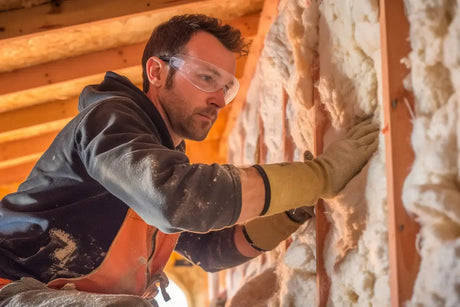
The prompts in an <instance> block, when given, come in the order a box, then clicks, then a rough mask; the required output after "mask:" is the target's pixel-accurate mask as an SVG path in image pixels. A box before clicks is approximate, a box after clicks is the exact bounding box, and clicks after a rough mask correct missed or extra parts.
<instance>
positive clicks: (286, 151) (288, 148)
mask: <svg viewBox="0 0 460 307" xmlns="http://www.w3.org/2000/svg"><path fill="white" fill-rule="evenodd" d="M288 101H289V95H288V93H287V92H286V89H285V88H284V87H283V105H282V106H283V108H282V112H283V160H284V161H286V162H293V161H294V150H295V144H294V141H293V140H292V135H291V131H290V125H289V120H288V119H287V105H288Z"/></svg>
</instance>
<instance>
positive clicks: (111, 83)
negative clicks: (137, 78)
mask: <svg viewBox="0 0 460 307" xmlns="http://www.w3.org/2000/svg"><path fill="white" fill-rule="evenodd" d="M114 96H118V97H126V98H129V99H131V100H133V101H135V102H136V103H137V104H138V105H140V106H141V105H145V104H152V102H151V101H150V99H149V98H148V97H147V96H146V95H145V94H144V92H142V91H141V90H140V89H139V88H137V87H136V86H135V85H134V84H132V83H131V81H129V79H128V78H126V77H124V76H121V75H119V74H116V73H114V72H112V71H108V72H107V73H106V74H105V77H104V80H103V81H102V82H101V83H100V84H96V85H89V86H86V87H85V88H84V89H83V91H82V92H81V94H80V99H79V101H78V111H80V112H81V111H83V110H84V109H85V108H87V107H88V106H89V105H92V104H94V103H97V102H99V101H102V100H106V99H108V98H112V97H114Z"/></svg>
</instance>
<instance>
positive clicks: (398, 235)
mask: <svg viewBox="0 0 460 307" xmlns="http://www.w3.org/2000/svg"><path fill="white" fill-rule="evenodd" d="M408 36H409V23H408V21H407V18H406V16H405V15H404V4H403V1H402V0H399V1H380V39H381V48H382V85H383V90H382V94H383V105H384V120H385V130H384V131H385V156H386V168H387V172H386V173H387V175H386V178H387V191H388V234H389V246H388V247H389V256H390V287H391V305H392V306H403V305H404V302H405V301H407V300H409V299H410V298H411V297H412V292H413V286H414V282H415V278H416V276H417V274H418V269H419V264H420V257H419V255H418V253H417V251H416V246H415V238H416V235H417V233H418V231H419V226H418V224H417V223H416V222H415V221H414V219H413V217H411V216H409V215H408V213H407V212H406V210H405V209H404V206H403V202H402V197H401V195H402V188H403V184H404V180H405V178H406V177H407V175H408V174H409V171H410V167H411V165H412V163H413V160H414V152H413V149H412V147H411V144H410V135H411V132H412V123H411V118H410V112H409V110H408V107H410V108H413V96H412V95H411V93H409V92H408V91H406V89H405V88H404V86H403V79H404V77H405V76H406V75H407V73H408V69H407V68H406V67H405V66H404V65H403V64H402V63H401V59H402V58H404V57H405V56H407V55H408V53H409V52H410V45H409V42H408V40H407V37H408ZM406 102H407V105H406Z"/></svg>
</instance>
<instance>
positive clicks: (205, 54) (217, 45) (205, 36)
mask: <svg viewBox="0 0 460 307" xmlns="http://www.w3.org/2000/svg"><path fill="white" fill-rule="evenodd" d="M183 54H186V55H189V56H192V57H194V58H198V59H200V60H203V61H206V62H208V63H211V64H213V65H215V66H217V67H219V68H221V69H224V70H225V71H227V72H229V73H231V74H234V73H235V69H236V59H235V55H234V54H233V52H232V51H230V50H228V49H227V48H226V47H225V46H224V45H223V44H222V43H221V42H220V41H219V40H218V39H217V38H216V37H215V36H213V35H212V34H209V33H207V32H198V33H196V34H195V35H194V36H193V37H192V38H191V39H190V41H189V42H188V43H187V44H186V45H185V48H184V52H183Z"/></svg>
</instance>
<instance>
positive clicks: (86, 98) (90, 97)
mask: <svg viewBox="0 0 460 307" xmlns="http://www.w3.org/2000/svg"><path fill="white" fill-rule="evenodd" d="M115 97H119V98H127V99H129V100H131V101H133V102H134V103H136V104H137V105H138V106H139V107H140V108H141V109H142V110H143V111H144V112H145V113H146V114H147V115H148V116H149V117H150V118H151V119H152V121H153V122H155V123H156V125H157V126H158V128H159V133H160V137H161V139H162V142H163V143H164V144H165V146H167V147H169V148H171V149H174V148H175V149H177V150H180V151H185V143H184V141H182V142H181V143H180V144H179V145H178V146H177V147H175V146H174V144H173V141H172V139H171V135H170V134H169V132H168V129H167V127H166V124H165V122H164V120H163V118H162V117H161V115H160V113H159V112H158V110H157V109H156V107H155V106H154V105H153V103H152V101H151V100H150V99H149V98H148V97H147V96H146V95H145V93H144V92H143V91H141V90H140V89H139V88H138V87H136V86H135V85H134V84H133V83H132V82H131V81H130V80H129V79H128V78H126V77H124V76H121V75H119V74H116V73H114V72H112V71H108V72H107V73H106V74H105V77H104V80H103V81H102V82H101V83H100V84H96V85H89V86H86V87H85V88H84V89H83V91H82V92H81V94H80V98H79V100H78V111H79V112H82V111H83V110H85V109H86V108H88V107H90V106H91V105H93V104H96V103H98V102H103V101H107V100H110V99H113V98H115Z"/></svg>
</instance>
